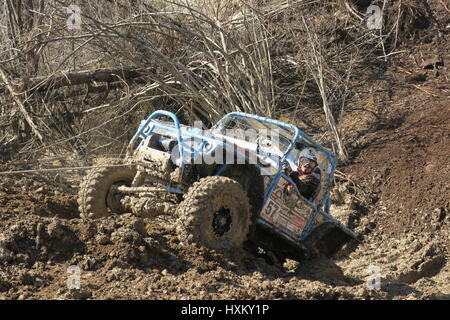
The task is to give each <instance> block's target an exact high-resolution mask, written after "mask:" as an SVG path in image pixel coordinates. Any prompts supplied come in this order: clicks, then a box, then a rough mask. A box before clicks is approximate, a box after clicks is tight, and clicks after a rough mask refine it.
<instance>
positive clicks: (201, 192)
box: [79, 110, 356, 260]
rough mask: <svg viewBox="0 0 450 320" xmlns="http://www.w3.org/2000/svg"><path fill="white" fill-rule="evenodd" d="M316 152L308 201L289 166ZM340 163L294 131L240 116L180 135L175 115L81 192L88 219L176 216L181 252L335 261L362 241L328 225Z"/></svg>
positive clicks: (159, 119) (157, 121) (143, 134)
mask: <svg viewBox="0 0 450 320" xmlns="http://www.w3.org/2000/svg"><path fill="white" fill-rule="evenodd" d="M304 148H314V150H315V151H316V156H317V159H318V173H319V174H320V186H319V187H318V189H317V190H316V192H315V193H314V196H312V197H311V198H310V199H306V198H304V197H303V196H302V195H301V194H300V192H299V190H298V189H297V187H295V192H293V193H289V194H286V193H285V192H284V188H285V186H286V184H288V183H289V184H292V185H294V186H295V184H294V183H293V181H292V180H291V179H290V177H289V176H288V175H286V173H285V172H284V171H283V170H282V165H281V164H283V163H286V162H287V163H289V164H290V165H291V167H292V168H294V167H295V162H296V159H297V157H298V155H299V153H300V152H301V150H302V149H304ZM334 171H335V156H334V154H333V153H331V152H330V151H328V150H327V149H325V148H323V147H322V146H320V145H319V144H317V143H316V142H315V141H314V140H313V139H311V138H310V137H309V136H307V135H306V134H305V133H303V132H302V131H301V130H300V129H299V128H297V127H296V126H293V125H290V124H287V123H283V122H280V121H276V120H273V119H268V118H264V117H259V116H255V115H250V114H246V113H241V112H233V113H229V114H227V115H226V116H224V117H223V118H222V119H221V120H220V121H219V122H218V123H216V124H215V125H214V126H212V128H210V129H209V130H203V129H202V128H201V127H199V126H193V127H189V126H185V125H181V124H180V122H179V119H178V117H177V116H176V115H175V114H173V113H170V112H167V111H162V110H160V111H155V112H154V113H152V114H151V115H150V116H149V117H148V118H147V119H146V120H144V121H142V123H141V125H140V126H139V128H138V130H137V132H136V134H135V135H134V136H133V137H132V139H131V141H130V143H129V150H128V154H127V157H126V158H125V159H117V160H114V161H108V162H107V163H106V164H105V165H104V166H101V165H100V166H98V167H96V168H94V169H92V170H91V171H90V172H89V173H88V174H87V175H86V177H85V178H84V180H83V182H82V183H81V186H80V192H79V208H80V213H81V216H82V217H84V218H98V217H104V216H107V215H110V214H120V213H124V212H133V213H134V214H136V215H140V216H142V217H146V218H154V217H156V216H158V215H160V214H164V213H166V214H175V215H176V217H177V225H176V230H177V234H178V237H179V239H180V241H181V242H183V243H186V244H189V243H194V244H198V245H204V246H207V247H210V248H213V249H217V250H224V249H230V248H234V247H240V246H243V245H244V243H245V244H246V245H250V246H253V247H259V248H262V249H263V250H265V251H267V252H273V253H274V254H275V256H276V258H277V259H280V260H282V259H284V258H292V259H296V260H299V259H302V258H303V257H304V256H305V254H306V255H310V254H313V255H316V254H323V255H327V256H330V255H332V254H334V253H335V252H337V251H338V250H340V248H341V247H342V246H343V245H344V244H345V243H347V242H348V241H349V240H351V239H356V234H355V233H354V232H353V231H351V230H350V229H348V228H347V227H346V226H344V225H342V224H341V223H340V222H339V221H337V220H336V219H334V218H333V217H332V216H331V215H330V188H331V186H332V183H333V175H334Z"/></svg>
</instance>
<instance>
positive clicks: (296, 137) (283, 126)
mask: <svg viewBox="0 0 450 320" xmlns="http://www.w3.org/2000/svg"><path fill="white" fill-rule="evenodd" d="M233 116H240V117H243V118H249V119H254V120H258V121H261V122H266V123H270V124H274V125H277V126H279V127H281V128H286V129H292V130H294V132H295V135H294V138H293V139H292V142H291V144H290V145H289V148H288V149H287V150H286V152H285V153H284V155H283V157H281V161H283V160H284V159H286V157H287V155H288V154H289V152H291V150H292V148H293V147H294V144H295V141H297V139H298V138H301V137H302V136H306V135H305V134H304V133H303V132H301V131H300V129H298V128H297V127H296V126H293V125H291V124H287V123H283V122H280V121H277V120H273V119H269V118H265V117H261V116H255V115H252V114H248V113H244V112H231V113H229V114H227V115H225V116H224V117H223V118H222V119H221V120H220V121H223V120H224V119H226V118H230V117H233Z"/></svg>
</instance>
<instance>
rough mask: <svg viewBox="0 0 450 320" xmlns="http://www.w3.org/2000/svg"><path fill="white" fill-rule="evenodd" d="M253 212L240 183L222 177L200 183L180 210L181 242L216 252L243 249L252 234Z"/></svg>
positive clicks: (190, 190) (207, 178) (179, 235)
mask: <svg viewBox="0 0 450 320" xmlns="http://www.w3.org/2000/svg"><path fill="white" fill-rule="evenodd" d="M250 208H251V207H250V204H249V200H248V197H247V193H246V192H245V190H244V189H243V188H242V186H241V185H240V184H239V182H237V181H235V180H233V179H230V178H227V177H219V176H210V177H205V178H203V179H200V181H198V182H195V183H194V184H193V185H192V187H191V188H190V189H189V190H188V192H187V193H186V194H185V196H184V200H183V202H181V203H180V205H179V206H178V208H177V212H176V213H177V215H178V221H177V234H178V238H179V240H180V241H181V242H182V243H185V244H197V245H203V246H206V247H208V248H211V249H216V250H227V249H232V248H236V247H242V245H243V243H244V241H245V240H246V237H247V234H248V232H249V226H250V216H251V211H250Z"/></svg>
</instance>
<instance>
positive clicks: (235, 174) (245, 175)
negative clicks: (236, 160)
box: [223, 165, 264, 226]
mask: <svg viewBox="0 0 450 320" xmlns="http://www.w3.org/2000/svg"><path fill="white" fill-rule="evenodd" d="M223 176H225V177H229V178H231V179H233V180H236V181H238V182H239V183H240V184H241V186H242V187H243V188H244V190H245V191H247V196H248V198H249V201H250V205H251V212H252V215H251V223H252V226H255V223H256V221H257V220H258V217H259V214H260V212H261V209H262V206H263V204H264V180H263V177H262V176H261V173H260V170H259V169H257V168H256V167H255V166H253V165H232V166H229V167H227V168H226V169H225V171H224V173H223Z"/></svg>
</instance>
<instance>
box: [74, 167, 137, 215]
mask: <svg viewBox="0 0 450 320" xmlns="http://www.w3.org/2000/svg"><path fill="white" fill-rule="evenodd" d="M122 163H123V160H121V159H108V160H107V161H102V163H101V164H102V165H105V167H102V168H94V169H92V170H90V171H89V172H88V174H87V175H86V176H85V177H84V179H83V180H82V182H81V184H80V190H79V192H78V206H79V207H78V208H79V211H80V217H82V218H85V219H87V218H90V219H95V218H100V217H105V216H108V215H110V214H111V213H123V212H120V211H119V212H118V211H117V210H111V208H109V207H108V204H107V197H108V193H109V189H110V187H111V186H112V185H113V184H117V183H119V184H122V183H123V184H124V185H129V186H130V185H131V183H132V181H133V178H134V176H135V175H136V167H135V166H134V165H126V166H116V167H107V166H109V165H119V164H122Z"/></svg>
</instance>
